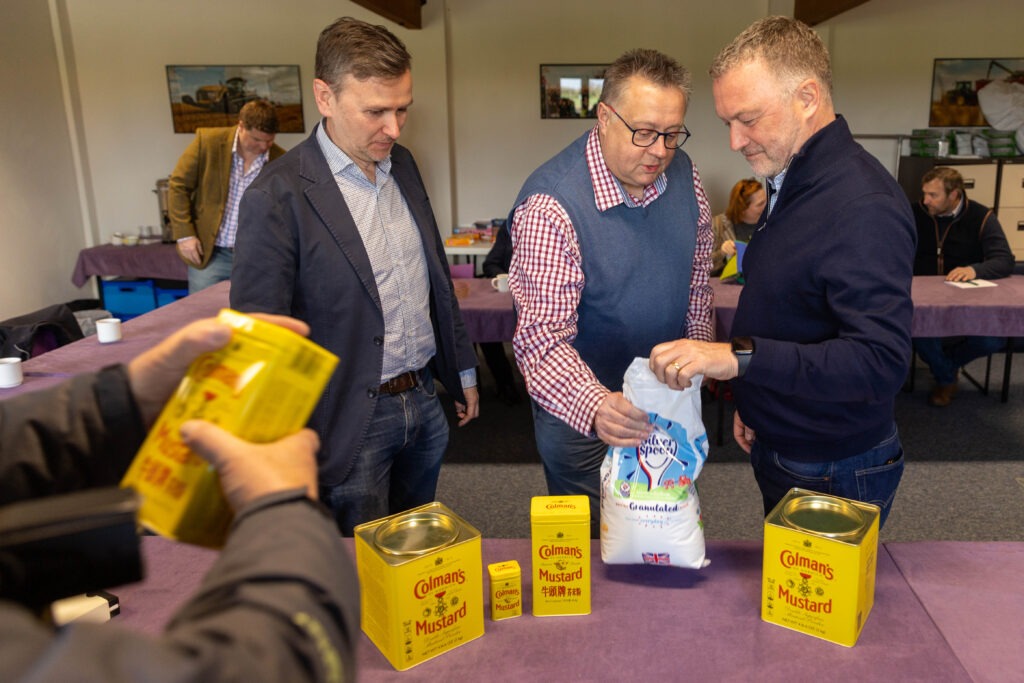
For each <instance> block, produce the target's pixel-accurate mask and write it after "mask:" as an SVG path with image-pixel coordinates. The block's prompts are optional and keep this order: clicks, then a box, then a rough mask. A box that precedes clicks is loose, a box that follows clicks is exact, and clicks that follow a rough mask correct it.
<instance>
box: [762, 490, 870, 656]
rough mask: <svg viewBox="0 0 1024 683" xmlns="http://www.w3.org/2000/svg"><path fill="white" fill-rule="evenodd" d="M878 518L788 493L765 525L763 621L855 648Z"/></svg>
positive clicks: (863, 507) (848, 504)
mask: <svg viewBox="0 0 1024 683" xmlns="http://www.w3.org/2000/svg"><path fill="white" fill-rule="evenodd" d="M879 513H880V510H879V508H878V506H876V505H871V504H869V503H861V502H859V501H855V500H847V499H846V498H839V497H837V496H828V495H824V494H820V493H817V492H814V491H806V490H803V489H799V488H794V489H791V490H790V491H789V493H787V494H786V496H785V497H784V498H783V499H782V500H781V501H780V502H779V504H778V505H777V506H775V509H774V510H772V511H771V512H770V513H769V514H768V517H766V518H765V524H764V572H763V575H762V576H763V578H762V587H761V588H762V590H761V618H762V619H763V620H764V621H767V622H770V623H773V624H778V625H779V626H784V627H786V628H789V629H792V630H794V631H800V632H802V633H806V634H808V635H811V636H815V637H817V638H822V639H824V640H828V641H831V642H833V643H838V644H839V645H845V646H846V647H853V646H854V645H855V644H856V643H857V639H858V638H859V637H860V632H861V629H863V627H864V623H865V622H866V621H867V618H868V615H869V614H870V613H871V607H872V606H873V605H874V602H875V569H876V564H877V556H878V521H879Z"/></svg>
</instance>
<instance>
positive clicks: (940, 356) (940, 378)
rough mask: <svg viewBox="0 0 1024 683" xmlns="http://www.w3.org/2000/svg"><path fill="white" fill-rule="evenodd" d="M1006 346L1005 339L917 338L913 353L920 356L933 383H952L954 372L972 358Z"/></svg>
mask: <svg viewBox="0 0 1024 683" xmlns="http://www.w3.org/2000/svg"><path fill="white" fill-rule="evenodd" d="M1005 345H1006V338H1005V337H917V338H915V339H914V350H915V351H917V355H919V356H920V357H921V360H923V361H924V362H925V363H927V364H928V367H929V368H931V371H932V375H934V376H935V383H936V384H952V383H953V382H955V381H956V373H957V371H958V370H959V369H960V368H962V367H963V366H965V365H967V364H968V363H970V362H971V361H972V360H974V359H975V358H984V357H985V356H987V355H989V354H991V353H995V352H997V351H999V350H1001V349H1002V348H1003V346H1005Z"/></svg>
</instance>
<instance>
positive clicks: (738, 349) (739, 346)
mask: <svg viewBox="0 0 1024 683" xmlns="http://www.w3.org/2000/svg"><path fill="white" fill-rule="evenodd" d="M732 353H733V355H734V356H736V362H737V363H738V365H739V370H738V372H737V373H736V376H737V377H742V376H743V373H745V372H746V371H747V366H748V365H750V359H751V358H753V357H754V340H753V339H751V338H750V337H733V338H732Z"/></svg>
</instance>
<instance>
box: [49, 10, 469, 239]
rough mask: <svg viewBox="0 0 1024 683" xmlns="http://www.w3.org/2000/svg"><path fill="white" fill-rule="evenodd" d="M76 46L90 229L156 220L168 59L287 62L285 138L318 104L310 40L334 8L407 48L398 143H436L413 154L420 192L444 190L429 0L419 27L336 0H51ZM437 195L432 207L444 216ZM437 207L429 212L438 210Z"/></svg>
mask: <svg viewBox="0 0 1024 683" xmlns="http://www.w3.org/2000/svg"><path fill="white" fill-rule="evenodd" d="M62 2H65V3H66V5H67V8H68V15H69V23H70V26H71V35H72V41H73V43H74V49H75V54H76V55H77V61H78V69H77V80H78V85H79V89H80V91H81V99H82V110H81V117H82V120H83V123H84V127H85V131H86V136H87V139H88V148H89V157H88V168H89V172H90V174H91V177H92V179H93V183H94V187H95V194H94V198H93V199H94V201H95V206H96V214H97V216H98V225H97V226H96V234H95V235H93V238H94V239H96V240H97V241H98V242H106V241H108V240H109V237H110V235H111V234H112V233H114V232H116V231H125V230H130V231H134V230H137V228H138V226H140V225H146V224H158V218H159V215H158V207H157V200H156V196H155V195H154V193H153V192H152V190H153V188H154V186H155V183H156V180H157V178H161V177H166V176H167V175H168V174H169V173H170V172H171V170H172V169H173V168H174V164H175V163H176V162H177V160H178V157H179V156H180V155H181V153H182V151H183V150H184V149H185V147H186V145H187V144H188V143H189V142H190V141H191V139H192V135H191V134H175V133H174V132H173V130H174V129H173V125H172V123H171V111H170V105H169V99H168V92H167V78H166V71H165V67H166V65H168V64H298V65H299V73H300V78H301V80H302V85H303V92H302V96H303V112H304V117H305V123H306V132H305V133H302V134H298V133H294V134H281V135H279V136H278V144H280V145H281V146H283V147H285V148H291V147H293V146H295V145H296V144H298V143H299V142H301V141H302V140H304V139H305V138H306V137H307V135H309V134H310V133H311V132H312V130H313V127H314V126H315V125H316V122H317V121H318V120H319V114H318V112H317V110H316V105H315V103H314V101H313V98H312V85H311V84H312V81H313V68H314V57H315V55H316V40H317V37H318V35H319V33H320V31H321V30H322V29H323V28H324V27H325V26H327V25H328V24H329V23H331V22H332V21H333V20H334V19H336V18H338V17H339V16H343V15H350V16H354V17H357V18H360V19H364V20H367V21H372V22H374V23H388V24H389V28H391V29H392V30H393V31H394V33H395V34H396V35H397V36H398V37H399V38H401V39H402V40H403V41H404V42H405V43H406V46H407V47H408V48H409V51H410V53H412V55H413V60H414V61H413V73H414V76H415V81H414V83H415V84H414V93H413V95H414V97H415V108H414V115H413V116H410V121H409V125H408V127H407V128H406V134H405V135H403V142H406V143H408V144H409V145H410V147H412V148H413V150H414V152H416V151H419V149H418V146H419V144H421V141H423V140H426V141H429V143H430V144H431V145H434V144H437V145H438V146H439V149H440V152H439V153H426V151H424V152H422V153H420V154H418V158H419V159H420V164H421V166H422V168H421V171H422V172H423V175H424V176H425V177H426V178H427V179H428V180H427V185H428V190H429V191H430V193H431V195H432V196H441V197H445V198H447V196H448V195H449V193H450V189H449V185H448V182H449V177H450V174H449V172H448V155H447V142H446V141H447V93H446V89H445V71H444V66H445V65H444V24H443V7H442V4H441V3H440V2H433V3H428V5H427V6H425V7H424V10H425V12H424V28H423V29H422V30H420V31H409V30H406V29H403V28H401V27H399V26H395V25H394V24H390V23H389V22H386V21H385V20H383V19H382V18H381V17H379V16H377V15H375V14H372V13H370V12H369V11H367V10H364V9H362V8H361V7H359V6H358V5H355V4H353V3H351V2H348V1H347V0H340V1H339V0H303V1H302V2H296V3H291V4H282V3H281V2H279V1H278V0H244V1H243V0H223V1H221V0H218V1H217V2H210V1H209V0H175V2H165V1H164V0H62ZM447 206H448V201H447V199H446V200H445V201H443V202H441V203H440V208H439V210H438V213H439V214H442V213H443V215H444V217H445V224H447V222H448V220H447V211H446V209H447ZM441 218H442V215H439V216H438V219H439V220H441Z"/></svg>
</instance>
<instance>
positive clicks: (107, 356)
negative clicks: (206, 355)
mask: <svg viewBox="0 0 1024 683" xmlns="http://www.w3.org/2000/svg"><path fill="white" fill-rule="evenodd" d="M127 248H128V249H132V248H133V247H127ZM230 291H231V283H230V282H221V283H218V284H216V285H214V286H213V287H210V288H208V289H204V290H203V291H201V292H196V293H195V294H192V295H191V296H187V297H185V298H183V299H179V300H178V301H175V302H174V303H171V304H168V305H166V306H161V307H160V308H157V309H155V310H153V311H150V312H149V313H146V314H145V315H140V316H139V317H137V318H132V319H131V320H127V321H125V322H124V323H123V324H122V325H121V332H122V339H121V341H119V342H115V343H112V344H100V343H99V341H98V340H97V339H96V336H95V335H93V336H91V337H86V338H85V339H81V340H79V341H76V342H74V343H71V344H68V345H66V346H62V347H60V348H59V349H54V350H53V351H50V352H48V353H44V354H42V355H40V356H36V357H35V358H30V359H29V360H27V361H25V363H24V364H23V365H22V367H23V370H24V375H25V381H24V383H23V384H22V385H21V386H20V387H15V388H13V389H0V400H3V399H6V398H10V397H11V396H17V395H18V394H21V393H25V392H28V391H36V390H38V389H43V388H46V387H49V386H53V385H54V384H58V383H60V382H63V381H64V380H65V379H66V378H68V377H71V376H73V375H77V374H79V373H82V372H88V371H93V370H99V369H100V368H102V367H105V366H107V365H112V364H114V363H126V362H128V361H130V360H131V359H132V358H135V356H137V355H139V354H140V353H142V352H143V351H145V350H146V349H149V348H151V347H152V346H154V345H155V344H156V343H157V342H159V341H160V340H162V339H164V338H166V337H167V336H169V335H170V334H171V333H172V332H174V331H175V330H177V329H178V328H180V327H184V326H185V325H186V324H188V323H190V322H192V321H193V320H198V319H200V318H206V317H210V316H214V315H216V314H217V311H219V310H220V309H222V308H224V307H225V306H227V305H228V293H229V292H230Z"/></svg>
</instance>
